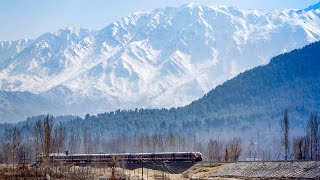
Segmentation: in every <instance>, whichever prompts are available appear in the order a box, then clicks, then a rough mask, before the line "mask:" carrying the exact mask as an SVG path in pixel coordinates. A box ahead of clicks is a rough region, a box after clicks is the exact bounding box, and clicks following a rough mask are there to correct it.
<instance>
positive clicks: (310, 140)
mask: <svg viewBox="0 0 320 180" xmlns="http://www.w3.org/2000/svg"><path fill="white" fill-rule="evenodd" d="M319 125H320V120H319V118H318V115H317V113H311V115H310V118H309V121H308V123H307V128H306V132H305V135H304V136H299V137H294V138H293V139H292V150H290V141H289V132H290V126H289V118H288V112H287V111H286V112H285V115H284V119H283V121H282V132H283V139H282V146H283V149H284V159H285V160H288V159H294V160H320V131H319Z"/></svg>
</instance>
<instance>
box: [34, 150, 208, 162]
mask: <svg viewBox="0 0 320 180" xmlns="http://www.w3.org/2000/svg"><path fill="white" fill-rule="evenodd" d="M49 159H50V161H51V162H53V163H66V164H69V163H80V164H81V163H110V162H113V161H117V162H127V163H135V162H148V161H156V162H198V161H202V154H201V153H200V152H163V153H122V154H68V153H66V154H64V153H59V154H58V153H52V154H50V155H49ZM41 162H43V156H39V157H38V162H37V163H41Z"/></svg>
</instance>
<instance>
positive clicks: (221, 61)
mask: <svg viewBox="0 0 320 180" xmlns="http://www.w3.org/2000/svg"><path fill="white" fill-rule="evenodd" d="M319 29H320V18H319V15H318V14H317V12H314V11H310V12H305V11H303V12H300V13H297V12H295V11H293V10H272V11H260V10H241V9H238V8H236V7H232V6H215V7H208V6H203V5H198V4H194V3H192V4H187V5H183V6H181V7H178V8H173V7H167V8H163V9H156V10H154V11H150V12H139V13H134V14H132V15H130V16H126V17H123V18H121V19H119V20H117V21H115V22H113V23H111V24H109V25H108V26H106V27H104V28H103V29H101V30H98V31H89V30H86V29H81V28H74V27H68V28H66V29H63V30H59V31H58V32H55V33H47V34H44V35H42V36H40V37H39V38H37V39H35V40H32V41H28V42H20V44H19V42H12V43H11V44H10V43H6V42H0V60H1V63H0V64H1V66H0V68H1V71H0V80H1V82H2V86H1V89H2V90H7V91H30V92H33V93H38V94H41V95H43V96H45V97H48V98H57V99H59V101H62V102H64V103H66V104H68V105H70V109H69V110H68V112H72V113H73V114H81V113H83V109H84V107H87V106H88V105H87V104H88V103H92V102H94V103H93V104H92V107H90V109H89V110H88V111H86V112H84V113H97V112H103V111H109V110H115V109H119V108H135V107H172V106H182V105H185V104H188V103H190V102H191V101H192V100H195V99H197V98H199V97H201V96H203V95H204V94H205V93H206V92H208V91H209V90H210V89H212V88H214V87H215V86H217V85H219V84H221V83H223V82H224V81H225V80H227V79H230V78H232V77H234V76H236V75H237V74H239V73H240V72H243V71H244V70H247V69H250V68H253V67H255V66H258V65H261V64H265V63H267V62H268V61H269V59H270V58H271V57H273V56H275V55H277V54H280V53H283V52H287V51H290V50H292V49H295V48H300V47H303V46H304V45H306V44H308V43H310V42H314V41H316V40H320V30H319ZM16 46H18V47H19V48H15V47H16ZM2 62H5V63H2ZM54 94H56V96H55V95H54ZM59 97H60V98H59ZM65 97H67V98H65ZM71 105H74V106H76V107H78V108H75V109H73V108H71ZM79 109H81V111H79Z"/></svg>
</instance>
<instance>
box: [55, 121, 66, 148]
mask: <svg viewBox="0 0 320 180" xmlns="http://www.w3.org/2000/svg"><path fill="white" fill-rule="evenodd" d="M66 134H67V132H66V129H65V128H64V127H62V126H60V127H59V128H58V143H57V145H58V153H60V152H61V149H62V147H63V145H64V141H65V139H66Z"/></svg>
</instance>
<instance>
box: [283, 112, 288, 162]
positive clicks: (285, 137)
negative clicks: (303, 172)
mask: <svg viewBox="0 0 320 180" xmlns="http://www.w3.org/2000/svg"><path fill="white" fill-rule="evenodd" d="M281 129H282V133H283V139H282V145H283V147H284V159H285V160H288V154H289V119H288V111H287V110H286V111H285V113H284V118H283V121H281Z"/></svg>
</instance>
